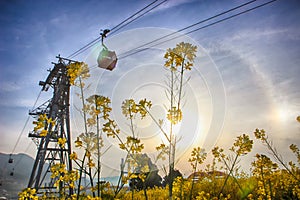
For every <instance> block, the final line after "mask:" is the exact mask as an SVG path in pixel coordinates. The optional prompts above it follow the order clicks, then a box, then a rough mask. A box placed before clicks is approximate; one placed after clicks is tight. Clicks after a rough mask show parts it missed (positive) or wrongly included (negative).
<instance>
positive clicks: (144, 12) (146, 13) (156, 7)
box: [110, 0, 168, 34]
mask: <svg viewBox="0 0 300 200" xmlns="http://www.w3.org/2000/svg"><path fill="white" fill-rule="evenodd" d="M166 1H168V0H164V1H162V2H160V3H159V4H157V5H155V6H154V7H152V8H151V9H150V10H147V11H146V12H144V13H142V14H141V15H139V16H137V17H136V18H134V19H133V20H131V21H129V22H128V23H126V24H124V25H122V26H121V27H119V28H118V29H117V30H115V31H113V30H111V33H110V34H113V33H115V32H117V31H118V30H120V29H122V28H124V27H125V26H127V25H128V24H130V23H131V22H133V21H135V20H137V19H138V18H140V17H142V16H144V15H145V14H147V13H149V12H150V11H152V10H153V9H155V8H157V7H158V6H160V5H161V4H163V3H165V2H166Z"/></svg>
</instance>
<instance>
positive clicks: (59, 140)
mask: <svg viewBox="0 0 300 200" xmlns="http://www.w3.org/2000/svg"><path fill="white" fill-rule="evenodd" d="M66 142H67V139H66V138H58V141H57V143H58V144H59V146H60V147H62V148H64V147H65V144H66Z"/></svg>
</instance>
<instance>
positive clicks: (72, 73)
mask: <svg viewBox="0 0 300 200" xmlns="http://www.w3.org/2000/svg"><path fill="white" fill-rule="evenodd" d="M67 75H68V76H69V81H70V84H71V85H77V86H78V82H76V79H77V78H80V79H87V78H88V77H90V74H89V68H88V65H87V64H86V63H84V62H73V63H71V64H69V65H68V66H67ZM79 84H81V85H79V86H80V87H81V86H83V85H82V83H79Z"/></svg>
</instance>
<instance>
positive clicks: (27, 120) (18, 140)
mask: <svg viewBox="0 0 300 200" xmlns="http://www.w3.org/2000/svg"><path fill="white" fill-rule="evenodd" d="M41 93H42V90H40V92H39V94H38V96H37V98H36V100H35V102H34V104H33V107H32V109H34V108H35V106H36V104H37V102H38V100H39V98H40V96H41ZM29 119H30V116H29V115H28V117H27V119H26V122H25V124H24V126H23V128H22V130H21V132H20V134H19V136H18V139H17V142H16V144H15V146H14V148H13V150H12V151H11V154H13V153H14V152H15V150H16V148H17V145H18V144H19V142H20V140H21V136H22V135H23V132H24V131H25V128H26V126H27V124H28V122H29Z"/></svg>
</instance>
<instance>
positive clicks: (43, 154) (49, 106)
mask: <svg viewBox="0 0 300 200" xmlns="http://www.w3.org/2000/svg"><path fill="white" fill-rule="evenodd" d="M56 58H58V63H52V64H54V67H53V69H52V70H50V74H49V75H48V77H47V79H46V80H45V81H40V83H39V85H40V86H42V91H48V89H50V88H52V90H53V96H52V98H51V99H49V100H48V101H46V102H45V103H43V104H42V105H41V106H39V107H37V108H35V109H34V110H31V111H30V112H29V115H31V116H33V117H34V118H36V119H38V118H39V117H40V116H45V117H46V118H47V119H52V123H47V122H45V126H44V128H43V130H42V131H40V130H33V131H32V132H31V133H29V137H31V138H35V139H36V140H37V141H38V150H37V154H36V158H35V162H34V165H33V168H32V172H31V175H30V179H29V182H28V188H34V189H36V191H37V193H44V192H46V193H48V192H51V193H57V194H62V193H64V194H67V195H72V194H73V193H74V192H73V190H72V189H68V191H66V189H65V187H64V185H60V187H55V186H54V183H55V181H56V180H55V179H54V178H51V177H50V175H51V171H50V169H51V166H53V165H54V164H64V165H65V166H66V170H68V171H71V170H72V161H71V159H70V157H69V155H70V154H71V130H70V114H69V113H70V83H69V77H68V75H67V65H69V64H70V63H72V62H76V61H73V60H70V59H66V58H62V57H60V56H57V57H56ZM43 132H44V133H45V132H47V134H46V135H45V134H43ZM59 138H63V139H65V141H66V142H65V144H64V145H59V144H58V139H59ZM61 184H64V183H61ZM62 190H64V191H62Z"/></svg>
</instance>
